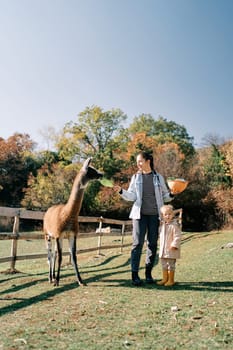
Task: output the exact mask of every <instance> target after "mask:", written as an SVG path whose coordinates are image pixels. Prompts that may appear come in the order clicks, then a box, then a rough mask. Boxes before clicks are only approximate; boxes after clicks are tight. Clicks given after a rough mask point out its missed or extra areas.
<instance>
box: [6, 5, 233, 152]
mask: <svg viewBox="0 0 233 350" xmlns="http://www.w3.org/2000/svg"><path fill="white" fill-rule="evenodd" d="M0 52H1V55H0V62H1V64H0V120H1V128H0V137H3V138H4V139H6V138H8V137H9V136H11V135H13V134H14V133H15V132H22V133H28V134H29V135H30V136H31V138H32V139H33V140H34V141H37V142H39V144H41V142H42V138H41V135H40V130H45V129H46V128H47V127H49V126H53V127H54V128H55V129H56V130H57V131H58V130H60V129H61V128H62V127H63V126H64V125H65V123H67V122H69V121H71V120H76V118H77V115H78V113H80V112H81V111H83V110H84V109H85V108H86V107H87V106H88V107H91V106H92V105H98V106H100V107H102V108H103V110H110V109H112V108H120V109H121V110H122V111H123V112H124V113H125V114H127V116H128V123H130V122H131V121H132V120H133V118H134V117H135V116H139V115H140V114H142V113H149V114H151V115H152V116H153V117H155V118H156V119H157V118H158V116H160V115H161V116H163V117H164V118H166V119H167V120H173V121H175V122H176V123H178V124H181V125H183V126H185V127H186V129H187V131H188V133H189V136H193V137H194V141H195V146H198V145H200V143H201V140H202V138H203V137H204V136H205V135H206V134H213V135H218V136H220V137H225V138H232V137H233V0H0Z"/></svg>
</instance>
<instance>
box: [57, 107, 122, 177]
mask: <svg viewBox="0 0 233 350" xmlns="http://www.w3.org/2000/svg"><path fill="white" fill-rule="evenodd" d="M126 118H127V116H126V115H125V114H124V113H123V112H122V111H121V110H120V109H112V110H111V111H103V110H102V109H101V108H100V107H98V106H93V107H87V108H86V109H85V110H84V111H83V112H81V113H79V115H78V120H77V122H69V123H67V124H66V125H65V127H64V129H63V134H62V136H61V137H60V138H59V140H58V142H57V145H56V146H57V149H58V153H59V156H60V157H61V158H63V159H64V160H67V161H68V162H70V161H80V160H82V159H85V158H88V157H93V163H94V164H95V166H96V167H98V168H102V169H103V170H104V172H105V173H106V174H107V176H112V175H113V174H114V172H115V171H116V169H118V167H119V160H118V159H117V158H115V154H116V150H117V149H119V147H120V146H121V144H122V142H123V141H124V139H126V137H127V136H126V135H125V133H124V128H123V126H122V123H123V122H124V121H125V120H126Z"/></svg>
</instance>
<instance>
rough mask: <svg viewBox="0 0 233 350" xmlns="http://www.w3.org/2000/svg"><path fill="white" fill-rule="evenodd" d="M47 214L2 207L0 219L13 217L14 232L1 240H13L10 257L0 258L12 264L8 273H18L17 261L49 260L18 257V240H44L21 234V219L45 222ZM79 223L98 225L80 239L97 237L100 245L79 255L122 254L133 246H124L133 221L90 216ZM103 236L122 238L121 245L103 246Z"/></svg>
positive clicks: (37, 256) (3, 234) (38, 235)
mask: <svg viewBox="0 0 233 350" xmlns="http://www.w3.org/2000/svg"><path fill="white" fill-rule="evenodd" d="M44 214H45V212H42V211H32V210H26V209H20V208H8V207H0V217H1V216H5V217H13V218H14V223H13V230H12V233H11V232H0V240H11V254H10V256H8V257H0V263H5V262H10V268H9V270H7V272H8V273H15V272H17V270H16V268H15V265H16V261H17V260H30V259H40V258H47V253H44V254H30V255H28V254H27V255H17V247H18V240H28V239H36V240H37V239H44V234H43V233H33V232H19V224H20V219H31V220H43V217H44ZM78 221H79V223H96V224H98V228H97V229H96V231H95V232H89V233H84V232H80V233H79V234H78V237H87V238H88V237H97V238H98V245H97V247H92V248H87V249H78V250H77V254H80V253H86V252H91V251H96V250H97V253H98V254H100V251H101V250H103V249H112V248H120V251H121V252H122V250H123V247H127V246H129V245H131V244H124V236H126V235H128V234H131V231H128V232H127V231H126V227H130V228H131V226H132V222H131V220H115V219H108V218H106V219H105V218H103V217H89V216H79V218H78ZM103 224H107V225H114V226H121V229H116V228H111V226H108V227H103ZM103 236H120V237H121V239H120V241H121V242H120V244H118V245H103V244H102V237H103ZM69 254H70V253H69V252H66V251H65V252H64V253H63V255H64V256H66V255H69Z"/></svg>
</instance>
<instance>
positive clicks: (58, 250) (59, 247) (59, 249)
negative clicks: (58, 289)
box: [53, 238, 62, 286]
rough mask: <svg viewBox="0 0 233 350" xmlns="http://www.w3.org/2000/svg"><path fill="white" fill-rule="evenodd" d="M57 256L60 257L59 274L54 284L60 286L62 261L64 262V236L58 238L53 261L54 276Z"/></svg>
mask: <svg viewBox="0 0 233 350" xmlns="http://www.w3.org/2000/svg"><path fill="white" fill-rule="evenodd" d="M56 257H58V264H57V276H56V278H54V286H59V280H60V270H61V263H62V238H56V250H55V255H54V262H53V268H54V270H53V275H54V277H55V265H56Z"/></svg>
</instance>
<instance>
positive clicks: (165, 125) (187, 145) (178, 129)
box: [129, 114, 195, 160]
mask: <svg viewBox="0 0 233 350" xmlns="http://www.w3.org/2000/svg"><path fill="white" fill-rule="evenodd" d="M129 132H130V133H131V134H134V133H136V132H145V133H146V135H147V136H150V137H153V138H154V139H155V140H156V141H157V143H158V144H163V143H176V144H177V145H178V146H179V148H180V151H181V152H182V153H183V154H184V155H185V160H186V159H187V158H190V157H191V158H192V157H193V156H194V154H195V149H194V146H193V137H190V136H189V135H188V133H187V130H186V128H185V127H184V126H183V125H179V124H177V123H175V122H174V121H167V119H166V118H163V117H161V116H160V117H159V118H158V119H157V120H155V119H154V118H153V117H152V116H151V115H150V114H142V115H140V116H138V117H135V118H134V120H133V123H132V124H131V125H130V126H129Z"/></svg>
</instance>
